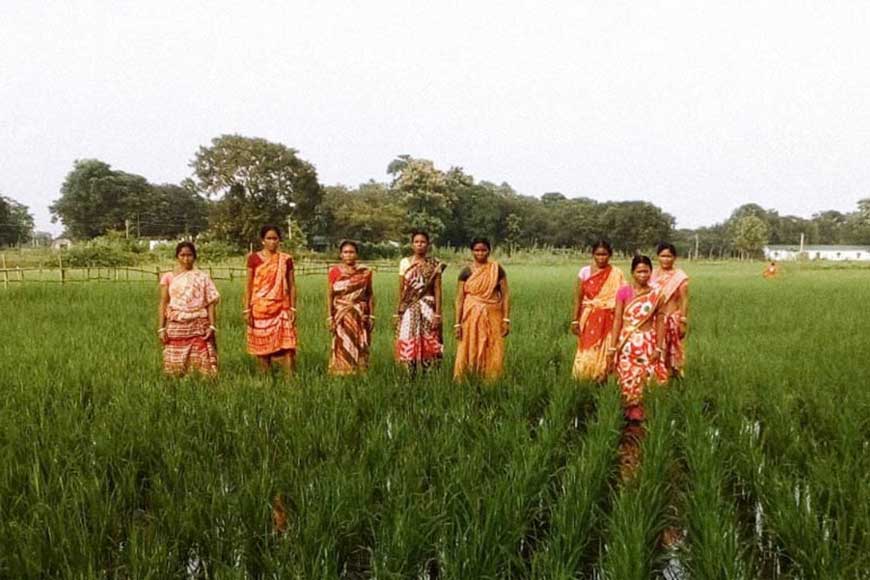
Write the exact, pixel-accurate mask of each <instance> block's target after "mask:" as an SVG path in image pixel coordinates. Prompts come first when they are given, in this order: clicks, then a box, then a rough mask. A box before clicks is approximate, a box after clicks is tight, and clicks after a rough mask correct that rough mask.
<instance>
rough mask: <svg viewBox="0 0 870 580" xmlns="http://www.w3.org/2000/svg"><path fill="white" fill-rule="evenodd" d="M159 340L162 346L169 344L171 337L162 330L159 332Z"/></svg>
mask: <svg viewBox="0 0 870 580" xmlns="http://www.w3.org/2000/svg"><path fill="white" fill-rule="evenodd" d="M157 338H158V339H159V340H160V344H166V343H168V342H169V337H168V336H166V329H165V328H161V329H159V330H158V331H157Z"/></svg>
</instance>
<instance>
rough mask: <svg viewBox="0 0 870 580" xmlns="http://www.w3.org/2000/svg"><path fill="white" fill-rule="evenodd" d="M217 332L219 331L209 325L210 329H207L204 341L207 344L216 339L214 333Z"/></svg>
mask: <svg viewBox="0 0 870 580" xmlns="http://www.w3.org/2000/svg"><path fill="white" fill-rule="evenodd" d="M216 330H217V329H216V328H215V327H214V325H209V327H208V329H206V331H205V336H203V339H204V340H205V341H206V342H207V341H209V340H211V339H212V338H214V333H215V331H216Z"/></svg>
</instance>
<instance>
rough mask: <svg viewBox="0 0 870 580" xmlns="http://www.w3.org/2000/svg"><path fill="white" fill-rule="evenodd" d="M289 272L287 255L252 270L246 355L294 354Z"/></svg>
mask: <svg viewBox="0 0 870 580" xmlns="http://www.w3.org/2000/svg"><path fill="white" fill-rule="evenodd" d="M291 268H293V260H292V258H291V257H290V256H289V255H288V254H284V253H281V252H279V253H277V254H274V255H272V256H269V257H268V258H266V259H265V260H263V261H262V262H261V263H259V264H258V265H257V267H256V269H255V270H254V283H253V291H252V293H251V303H250V304H249V305H248V306H249V308H250V309H251V315H252V318H253V324H252V325H249V326H248V331H247V344H248V353H250V354H252V355H254V356H269V355H272V354H276V353H280V352H283V351H295V350H296V343H297V338H296V327H295V325H294V324H292V323H291V317H290V288H288V287H287V272H288V270H289V269H291Z"/></svg>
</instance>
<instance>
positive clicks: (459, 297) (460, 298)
mask: <svg viewBox="0 0 870 580" xmlns="http://www.w3.org/2000/svg"><path fill="white" fill-rule="evenodd" d="M463 304H465V282H463V281H462V280H460V281H459V284H458V285H457V286H456V303H455V309H456V315H455V316H456V323H455V324H454V325H453V328H455V329H456V340H462V306H463Z"/></svg>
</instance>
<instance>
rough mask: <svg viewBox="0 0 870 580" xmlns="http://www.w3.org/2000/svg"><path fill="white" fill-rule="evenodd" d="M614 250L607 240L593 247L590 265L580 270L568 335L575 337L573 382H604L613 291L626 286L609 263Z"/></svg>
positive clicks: (611, 322) (619, 274)
mask: <svg viewBox="0 0 870 580" xmlns="http://www.w3.org/2000/svg"><path fill="white" fill-rule="evenodd" d="M612 255H613V248H612V247H611V246H610V243H609V242H607V241H606V240H599V241H597V242H595V244H594V245H593V246H592V264H591V265H589V266H585V267H584V268H582V269H581V270H580V274H579V275H578V280H577V292H576V294H575V298H574V318H573V320H572V322H571V332H573V333H574V334H575V335H577V354H576V355H574V366H573V371H572V374H573V375H574V378H575V379H578V380H587V381H596V382H599V383H601V382H604V381H605V380H606V379H607V347H608V346H609V345H610V332H611V330H612V328H613V317H614V311H615V308H616V292H617V290H619V289H620V288H621V287H622V285H623V284H625V276H623V274H622V271H621V270H620V269H619V268H615V267H614V266H612V265H611V264H610V258H611V256H612Z"/></svg>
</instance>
